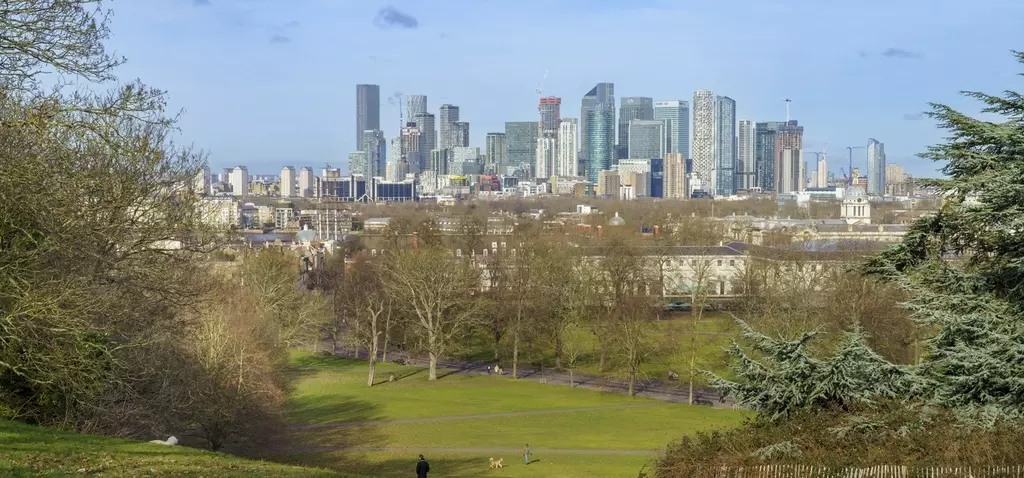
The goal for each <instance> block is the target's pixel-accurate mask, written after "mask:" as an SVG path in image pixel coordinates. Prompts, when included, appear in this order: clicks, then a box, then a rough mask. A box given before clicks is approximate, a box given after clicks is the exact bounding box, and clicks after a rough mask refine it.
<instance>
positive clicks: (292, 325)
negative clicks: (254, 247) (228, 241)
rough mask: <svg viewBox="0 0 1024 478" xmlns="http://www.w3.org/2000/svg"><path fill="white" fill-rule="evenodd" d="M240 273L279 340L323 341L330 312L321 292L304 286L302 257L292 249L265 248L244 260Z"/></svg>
mask: <svg viewBox="0 0 1024 478" xmlns="http://www.w3.org/2000/svg"><path fill="white" fill-rule="evenodd" d="M238 273H239V274H240V276H241V278H242V280H243V281H244V282H245V284H246V287H248V288H250V289H252V290H253V291H254V292H255V293H254V296H253V300H255V301H256V303H257V304H258V307H257V310H258V311H259V313H260V314H265V315H266V316H267V318H268V319H269V320H268V321H267V322H266V327H268V328H270V330H268V333H270V334H272V336H273V338H274V340H275V342H276V343H277V344H281V345H282V346H286V347H295V346H299V345H308V344H310V343H312V342H314V341H319V340H320V332H321V330H322V329H323V328H324V327H325V326H327V325H328V323H329V321H330V315H329V314H328V311H327V305H326V300H325V299H324V297H323V294H322V293H321V292H320V291H313V292H307V291H304V290H303V288H300V286H299V284H300V281H301V277H300V273H299V258H298V257H297V256H295V255H294V254H292V253H291V252H284V251H279V250H274V249H263V250H261V251H259V252H256V253H252V254H249V255H248V256H246V257H245V258H244V259H243V260H242V265H241V267H240V268H239V271H238Z"/></svg>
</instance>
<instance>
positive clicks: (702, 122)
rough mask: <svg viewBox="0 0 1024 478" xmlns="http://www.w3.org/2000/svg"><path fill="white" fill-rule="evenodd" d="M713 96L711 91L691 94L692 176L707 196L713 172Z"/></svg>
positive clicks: (711, 191) (711, 190) (712, 191)
mask: <svg viewBox="0 0 1024 478" xmlns="http://www.w3.org/2000/svg"><path fill="white" fill-rule="evenodd" d="M715 139H716V138H715V95H714V93H712V92H711V90H697V91H695V92H694V93H693V149H692V150H691V152H692V153H693V156H692V158H693V176H694V177H695V179H697V180H699V181H700V183H701V188H703V190H704V191H705V192H707V193H709V194H713V193H714V190H713V189H710V187H711V184H712V181H713V177H714V170H715Z"/></svg>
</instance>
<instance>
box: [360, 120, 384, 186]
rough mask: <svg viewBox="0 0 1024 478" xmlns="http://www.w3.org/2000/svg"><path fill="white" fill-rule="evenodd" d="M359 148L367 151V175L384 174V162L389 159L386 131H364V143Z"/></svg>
mask: <svg viewBox="0 0 1024 478" xmlns="http://www.w3.org/2000/svg"><path fill="white" fill-rule="evenodd" d="M359 149H360V150H361V151H365V152H366V162H367V165H368V166H367V170H366V176H367V177H375V176H383V175H384V168H385V166H384V163H385V160H386V159H387V140H386V139H384V132H383V131H381V130H379V129H371V130H366V131H363V143H362V147H361V148H359Z"/></svg>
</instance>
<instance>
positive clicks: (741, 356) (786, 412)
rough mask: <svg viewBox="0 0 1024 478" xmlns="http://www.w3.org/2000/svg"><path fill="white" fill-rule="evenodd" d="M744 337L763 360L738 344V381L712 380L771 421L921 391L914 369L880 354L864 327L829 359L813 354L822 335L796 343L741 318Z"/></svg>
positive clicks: (735, 347) (735, 348) (843, 340)
mask: <svg viewBox="0 0 1024 478" xmlns="http://www.w3.org/2000/svg"><path fill="white" fill-rule="evenodd" d="M737 323H738V324H739V327H740V330H741V331H742V337H743V338H744V339H746V340H747V341H748V342H750V343H751V344H752V347H753V349H754V350H755V351H756V352H757V353H758V355H759V357H760V359H759V358H756V357H753V356H751V355H748V354H747V353H745V352H744V351H743V349H742V348H741V347H740V346H739V345H738V344H736V343H735V342H734V343H733V345H732V347H730V348H729V355H730V356H732V357H733V358H734V361H735V365H734V367H733V370H734V371H735V373H736V377H737V378H736V380H735V381H730V380H726V379H723V378H721V377H719V376H717V375H714V374H709V375H711V376H712V385H713V386H714V387H715V388H717V389H719V390H721V391H722V392H724V393H725V394H726V395H727V396H730V397H732V398H735V399H736V400H737V401H738V402H739V403H740V404H742V405H744V406H747V407H750V408H751V409H752V410H755V411H757V412H758V413H759V414H760V415H761V416H762V417H763V418H766V419H768V420H780V419H785V418H788V417H789V416H790V415H791V414H792V413H794V412H795V411H798V410H806V409H826V408H838V409H843V410H854V409H859V408H863V407H870V406H872V405H874V404H876V403H877V402H878V401H881V400H896V399H900V398H906V397H909V396H911V393H912V392H913V391H914V390H915V389H916V388H917V387H916V385H917V379H916V377H915V375H914V374H913V372H912V370H910V369H908V368H905V367H901V366H898V365H893V364H891V363H889V362H887V361H886V360H885V359H883V358H882V357H881V356H880V355H878V354H877V353H875V352H874V351H873V350H871V348H870V347H869V346H868V344H867V338H866V337H865V335H864V334H863V332H862V331H861V330H860V329H857V328H855V329H853V330H850V331H848V332H845V333H844V334H843V336H842V338H841V339H840V341H839V342H838V344H837V345H836V347H835V350H834V351H833V354H832V355H831V356H830V357H827V358H816V357H814V356H812V354H811V353H810V352H809V351H808V350H807V345H808V342H810V341H811V340H812V339H813V338H814V337H815V336H816V333H812V332H808V333H805V334H803V336H801V337H799V338H797V339H795V340H788V341H787V340H782V339H773V338H771V337H768V336H766V335H763V334H760V333H758V332H756V331H754V330H753V329H752V328H751V327H750V326H749V325H748V324H747V323H746V322H743V321H742V320H737Z"/></svg>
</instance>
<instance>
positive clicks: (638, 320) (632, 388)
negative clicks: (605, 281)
mask: <svg viewBox="0 0 1024 478" xmlns="http://www.w3.org/2000/svg"><path fill="white" fill-rule="evenodd" d="M655 317H656V315H655V313H654V309H653V307H652V304H651V303H650V300H649V299H648V298H647V297H644V296H636V297H630V298H628V299H627V300H625V301H624V302H622V303H620V304H618V306H617V307H616V311H615V322H614V330H615V331H616V343H617V344H618V348H619V352H620V355H621V356H622V359H623V364H624V365H625V367H626V370H625V371H626V377H627V379H628V381H629V395H630V396H634V395H636V381H637V379H638V378H639V376H640V374H641V366H642V365H643V364H644V363H646V362H647V361H648V359H649V358H650V356H651V352H652V345H653V343H652V341H651V337H650V330H651V321H652V320H654V318H655Z"/></svg>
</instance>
